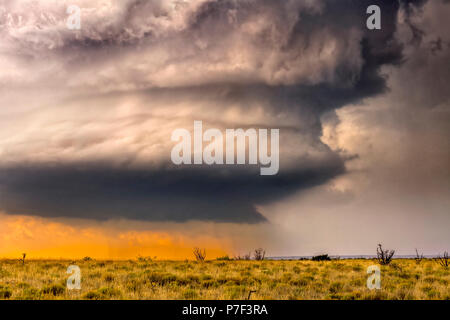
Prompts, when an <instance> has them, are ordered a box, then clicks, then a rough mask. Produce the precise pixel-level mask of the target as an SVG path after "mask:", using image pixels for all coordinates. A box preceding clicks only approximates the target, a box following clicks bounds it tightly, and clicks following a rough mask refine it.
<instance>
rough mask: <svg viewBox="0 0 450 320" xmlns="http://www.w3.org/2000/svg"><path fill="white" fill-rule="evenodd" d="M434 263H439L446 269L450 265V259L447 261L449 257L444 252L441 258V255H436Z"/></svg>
mask: <svg viewBox="0 0 450 320" xmlns="http://www.w3.org/2000/svg"><path fill="white" fill-rule="evenodd" d="M434 261H436V262H437V263H439V264H440V265H441V266H443V267H444V268H448V266H449V265H450V259H449V256H448V252H447V251H445V252H444V255H443V256H442V257H441V255H438V257H437V258H435V259H434Z"/></svg>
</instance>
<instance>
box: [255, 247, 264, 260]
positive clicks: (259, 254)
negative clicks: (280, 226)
mask: <svg viewBox="0 0 450 320" xmlns="http://www.w3.org/2000/svg"><path fill="white" fill-rule="evenodd" d="M265 256H266V250H264V249H263V248H258V249H255V252H254V253H253V257H254V258H255V260H258V261H260V260H264V257H265Z"/></svg>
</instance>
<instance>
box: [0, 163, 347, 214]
mask: <svg viewBox="0 0 450 320" xmlns="http://www.w3.org/2000/svg"><path fill="white" fill-rule="evenodd" d="M252 169H253V170H249V169H248V168H245V169H244V168H241V167H239V166H238V167H235V168H230V167H228V168H223V167H221V168H217V167H216V168H214V167H208V168H205V167H202V168H198V169H197V168H193V167H191V168H189V169H186V168H185V169H181V168H161V169H159V170H131V169H130V170H125V169H105V168H102V167H100V166H97V167H94V166H84V167H79V166H77V167H68V166H65V167H46V168H44V167H40V168H38V167H34V168H29V167H28V168H13V169H2V170H0V195H1V198H0V199H1V202H0V203H1V206H0V208H1V209H2V210H5V211H7V212H8V213H13V214H32V215H38V216H43V217H72V218H90V219H97V220H106V219H113V218H116V219H117V218H123V217H126V218H129V219H138V220H148V221H178V222H182V221H188V220H208V221H216V222H238V223H257V222H264V221H265V218H264V217H263V216H262V215H261V214H260V213H259V212H258V211H257V210H256V208H255V204H264V203H267V202H271V201H274V200H277V199H280V198H282V197H283V196H285V195H287V194H289V193H290V192H292V191H294V190H298V189H302V188H310V187H312V186H315V185H319V184H322V183H324V182H326V181H327V180H329V179H330V178H332V177H334V176H336V175H337V174H340V173H342V172H343V171H344V167H343V163H342V162H339V160H338V161H337V162H336V163H335V165H334V166H329V168H327V169H323V168H321V169H317V170H314V169H310V170H303V171H291V172H284V173H279V174H278V175H276V176H270V177H267V176H259V167H258V168H257V167H253V168H252Z"/></svg>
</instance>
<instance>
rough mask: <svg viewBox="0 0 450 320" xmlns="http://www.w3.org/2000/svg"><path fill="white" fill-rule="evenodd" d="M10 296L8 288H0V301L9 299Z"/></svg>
mask: <svg viewBox="0 0 450 320" xmlns="http://www.w3.org/2000/svg"><path fill="white" fill-rule="evenodd" d="M11 296H12V291H11V289H10V288H9V287H2V286H0V299H9V298H11Z"/></svg>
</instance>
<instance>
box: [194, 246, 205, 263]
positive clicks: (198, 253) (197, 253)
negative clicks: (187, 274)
mask: <svg viewBox="0 0 450 320" xmlns="http://www.w3.org/2000/svg"><path fill="white" fill-rule="evenodd" d="M193 253H194V257H195V260H197V261H200V262H203V261H205V259H206V250H205V249H203V250H202V249H200V248H197V247H195V248H194V250H193Z"/></svg>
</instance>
